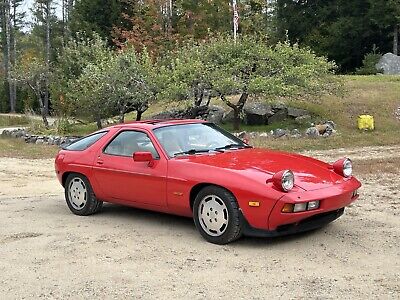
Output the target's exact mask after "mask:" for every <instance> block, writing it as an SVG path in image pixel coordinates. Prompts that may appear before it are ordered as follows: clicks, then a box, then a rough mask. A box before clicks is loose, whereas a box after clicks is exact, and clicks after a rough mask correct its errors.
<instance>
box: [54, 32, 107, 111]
mask: <svg viewBox="0 0 400 300" xmlns="http://www.w3.org/2000/svg"><path fill="white" fill-rule="evenodd" d="M111 57H112V52H111V50H110V49H109V48H108V47H107V44H106V42H105V41H104V40H102V39H101V38H100V36H99V35H98V34H96V33H93V38H86V37H85V36H83V35H81V34H78V37H77V38H76V39H74V40H71V41H70V42H69V43H68V45H67V46H66V47H65V48H64V51H63V52H62V54H61V55H60V56H59V57H58V58H57V64H56V66H55V68H54V76H53V80H52V83H51V91H52V93H51V95H52V100H53V102H54V106H55V109H56V111H57V112H58V114H60V115H68V114H71V113H72V110H73V109H74V107H73V105H71V102H70V101H69V99H68V97H67V94H68V93H70V92H72V91H70V88H74V86H73V85H71V83H70V81H74V80H76V79H77V78H79V76H81V74H82V73H83V70H84V69H85V68H86V67H87V66H88V65H89V64H97V63H98V62H101V61H107V60H109V59H110V58H111Z"/></svg>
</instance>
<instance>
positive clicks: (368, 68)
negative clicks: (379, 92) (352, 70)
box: [356, 51, 382, 75]
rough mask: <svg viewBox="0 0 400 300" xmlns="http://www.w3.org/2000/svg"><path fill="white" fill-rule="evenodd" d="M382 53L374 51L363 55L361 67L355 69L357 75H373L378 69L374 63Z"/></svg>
mask: <svg viewBox="0 0 400 300" xmlns="http://www.w3.org/2000/svg"><path fill="white" fill-rule="evenodd" d="M381 57H382V54H379V53H376V52H375V51H373V52H371V53H367V54H365V56H364V59H363V63H362V67H361V68H358V69H356V74H357V75H375V74H377V73H378V72H380V70H377V69H376V64H377V63H378V62H379V60H380V59H381Z"/></svg>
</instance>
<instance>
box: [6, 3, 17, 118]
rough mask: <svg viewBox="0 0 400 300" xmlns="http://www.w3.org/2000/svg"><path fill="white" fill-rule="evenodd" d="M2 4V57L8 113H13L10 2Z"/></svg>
mask: <svg viewBox="0 0 400 300" xmlns="http://www.w3.org/2000/svg"><path fill="white" fill-rule="evenodd" d="M3 3H4V8H3V9H4V22H5V26H4V29H5V33H4V34H5V36H6V50H5V51H6V56H5V57H4V60H5V61H4V65H5V69H6V78H7V83H8V99H9V102H10V111H11V112H15V103H14V101H13V94H12V88H11V86H12V82H11V74H10V69H11V30H10V25H11V22H10V21H11V20H10V0H6V1H4V2H3Z"/></svg>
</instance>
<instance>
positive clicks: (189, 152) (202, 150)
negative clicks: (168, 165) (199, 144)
mask: <svg viewBox="0 0 400 300" xmlns="http://www.w3.org/2000/svg"><path fill="white" fill-rule="evenodd" d="M210 151H211V150H209V149H201V150H196V149H190V150H187V151H182V152H178V153H175V154H174V156H177V155H185V154H189V155H194V154H196V153H207V152H210Z"/></svg>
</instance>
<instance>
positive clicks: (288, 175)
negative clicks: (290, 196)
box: [267, 170, 294, 192]
mask: <svg viewBox="0 0 400 300" xmlns="http://www.w3.org/2000/svg"><path fill="white" fill-rule="evenodd" d="M269 181H272V182H273V183H274V185H275V187H276V188H277V189H279V190H281V191H283V192H288V191H290V190H291V189H292V188H293V186H294V175H293V172H292V171H290V170H283V171H280V172H277V173H275V174H274V176H272V179H271V180H267V182H269Z"/></svg>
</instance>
